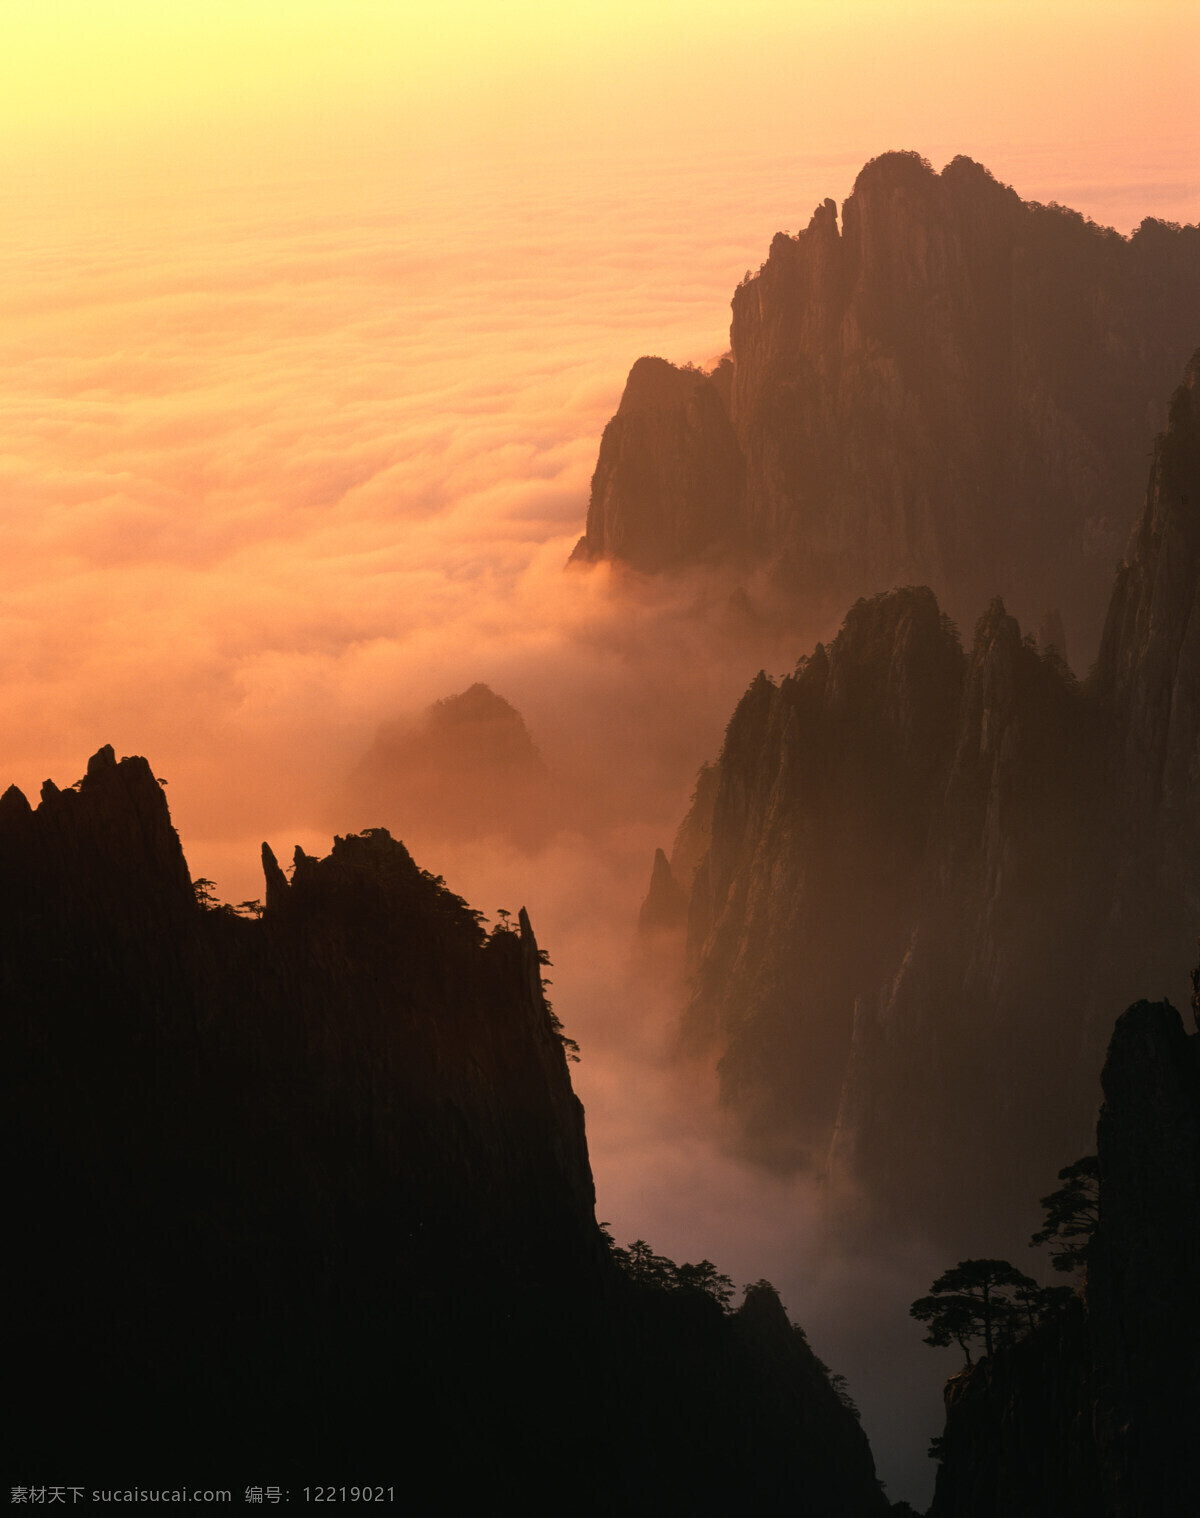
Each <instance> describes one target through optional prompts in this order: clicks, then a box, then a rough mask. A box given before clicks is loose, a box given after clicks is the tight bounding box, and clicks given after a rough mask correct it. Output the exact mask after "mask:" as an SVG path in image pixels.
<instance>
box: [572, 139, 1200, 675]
mask: <svg viewBox="0 0 1200 1518" xmlns="http://www.w3.org/2000/svg"><path fill="white" fill-rule="evenodd" d="M1198 342H1200V228H1197V227H1182V228H1180V227H1177V226H1172V225H1167V224H1165V223H1162V222H1157V221H1152V220H1147V221H1145V222H1143V223H1142V225H1141V226H1140V227H1139V228H1138V229H1137V231H1136V232H1135V233H1134V234H1133V235H1132V236H1131V237H1129V238H1125V237H1122V236H1120V235H1119V234H1118V233H1116V232H1114V231H1111V230H1109V229H1106V228H1103V227H1098V226H1096V225H1094V224H1093V223H1091V222H1088V221H1086V220H1085V219H1084V218H1083V217H1082V216H1080V215H1079V214H1078V213H1076V212H1073V211H1069V210H1067V209H1065V208H1063V207H1061V206H1056V205H1050V206H1042V205H1037V204H1034V203H1031V202H1023V201H1021V200H1020V199H1019V197H1018V196H1017V195H1016V194H1015V193H1014V191H1012V190H1011V189H1009V188H1007V187H1006V186H1004V185H1001V184H999V183H998V182H997V181H996V180H995V179H993V178H992V176H991V175H990V174H989V173H988V172H987V170H986V169H984V168H983V167H981V165H979V164H977V163H974V162H972V160H971V159H969V158H963V157H959V158H956V159H954V161H953V162H952V163H950V164H948V165H947V166H946V167H945V168H944V169H943V170H942V172H941V173H940V174H938V173H935V172H934V170H933V169H932V168H931V167H930V166H929V164H928V163H926V162H925V161H924V160H922V159H920V158H919V157H918V156H917V155H916V154H915V153H885V154H883V155H882V156H881V157H879V158H876V159H873V160H872V161H871V162H870V163H868V164H867V165H866V167H865V168H864V169H863V170H862V172H861V173H860V174H859V176H858V179H857V181H856V182H855V185H854V189H853V191H852V193H851V195H850V196H849V198H848V199H847V200H846V202H845V204H844V205H843V207H842V212H841V225H840V227H839V218H838V212H837V207H836V206H835V204H834V202H833V201H832V200H826V201H825V202H824V203H823V204H822V205H821V206H819V207H818V208H817V209H816V211H815V212H814V214H813V217H812V220H811V222H810V223H809V225H808V227H807V228H806V229H805V230H804V231H802V232H800V233H798V234H796V236H794V237H792V236H788V235H787V234H785V233H779V234H777V235H776V237H775V239H774V241H773V242H772V244H771V249H770V254H769V256H768V258H767V261H766V263H765V264H763V266H762V268H761V269H760V270H759V271H758V273H757V274H754V275H750V276H748V278H747V279H746V280H745V281H744V282H743V283H742V284H741V285H740V286H739V287H738V289H737V291H736V293H735V295H734V297H733V314H732V323H731V326H730V347H731V352H730V355H729V357H728V359H727V360H725V361H723V362H722V364H721V365H720V366H719V367H718V368H717V369H716V370H715V371H714V372H713V374H712V375H711V377H708V378H706V377H705V376H704V375H702V374H701V373H700V372H699V371H693V370H689V369H683V370H680V369H675V368H673V367H672V366H670V365H668V364H666V363H665V362H664V361H663V360H662V359H639V360H638V362H637V363H636V364H635V365H634V368H633V370H632V371H631V373H630V376H629V383H628V386H627V389H626V392H625V396H624V398H623V399H622V402H621V405H620V408H619V409H618V411H617V414H616V416H615V417H614V418H613V419H612V421H611V422H610V423H609V425H608V427H607V428H606V429H605V433H604V438H603V441H602V443H601V446H600V453H599V460H598V463H597V466H596V473H595V476H594V479H593V481H592V494H591V502H590V505H589V508H588V518H587V531H586V533H585V535H584V537H583V538H582V539H581V541H580V544H579V546H578V548H577V550H576V554H575V558H576V559H577V560H582V561H588V560H595V559H615V560H620V561H622V562H624V563H626V564H629V565H630V566H632V567H633V568H635V569H638V570H641V571H644V572H657V571H660V570H662V569H665V568H671V567H677V566H681V565H684V564H689V563H696V562H704V561H710V562H712V561H719V562H723V563H729V562H742V561H746V562H749V561H754V560H758V561H763V560H765V561H767V562H768V563H771V564H773V565H774V579H775V582H776V585H777V587H778V588H779V589H780V590H781V591H782V592H783V593H784V594H785V595H788V596H796V597H800V598H801V599H802V601H803V603H804V604H805V605H806V606H808V607H823V608H825V609H826V610H827V611H829V612H831V613H836V612H837V610H838V609H839V608H840V607H842V606H845V605H846V604H847V603H848V602H849V601H851V600H853V599H854V598H855V597H856V596H859V595H863V594H872V593H875V592H878V591H881V590H885V589H887V588H889V587H890V586H893V585H897V584H907V583H923V584H928V585H929V586H931V587H932V588H933V590H934V591H935V593H936V594H937V596H938V598H939V600H940V601H941V603H942V605H943V606H945V607H947V609H948V610H949V611H950V612H951V614H952V615H953V616H955V617H965V616H967V615H973V614H974V612H975V610H976V608H978V607H979V606H980V605H983V604H986V602H987V601H988V600H989V599H990V598H991V597H992V596H994V595H996V594H1000V595H1003V596H1004V598H1005V600H1006V602H1007V603H1008V604H1009V605H1010V606H1011V607H1012V608H1013V609H1014V610H1015V611H1016V612H1017V614H1018V615H1019V616H1020V617H1021V619H1022V620H1023V621H1024V622H1026V624H1027V625H1035V619H1037V618H1039V617H1040V616H1041V615H1042V613H1043V612H1044V610H1045V609H1046V608H1047V607H1049V606H1054V607H1058V608H1060V609H1061V612H1062V615H1063V618H1064V620H1065V624H1066V631H1067V636H1068V638H1069V639H1070V641H1071V644H1072V647H1074V648H1077V649H1080V650H1081V651H1082V652H1083V656H1084V657H1085V658H1087V657H1090V653H1091V650H1093V649H1094V648H1095V646H1096V641H1097V639H1098V636H1099V632H1100V627H1101V623H1102V621H1103V616H1104V607H1105V603H1106V600H1107V597H1108V593H1109V588H1110V585H1111V572H1112V564H1113V562H1114V560H1115V559H1116V558H1117V557H1118V555H1119V553H1120V546H1121V543H1122V542H1123V540H1124V537H1125V532H1126V524H1127V522H1128V510H1129V504H1128V503H1129V501H1130V500H1131V499H1133V498H1135V494H1136V491H1137V489H1138V487H1139V484H1140V479H1139V476H1140V474H1141V472H1142V469H1143V467H1144V466H1143V464H1142V463H1141V459H1142V458H1143V457H1144V453H1145V439H1146V438H1147V437H1148V436H1149V435H1150V434H1151V433H1152V431H1153V430H1154V427H1155V426H1156V425H1157V418H1158V416H1160V415H1161V408H1162V406H1163V405H1164V403H1165V402H1166V400H1167V397H1168V396H1169V395H1170V392H1171V388H1172V386H1173V385H1174V384H1175V383H1176V381H1177V377H1178V375H1179V372H1180V370H1181V368H1182V367H1183V365H1184V363H1185V362H1186V360H1187V357H1188V354H1189V353H1190V352H1191V351H1192V350H1193V349H1194V348H1195V346H1196V344H1197V343H1198Z"/></svg>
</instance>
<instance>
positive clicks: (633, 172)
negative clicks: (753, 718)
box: [0, 0, 1200, 890]
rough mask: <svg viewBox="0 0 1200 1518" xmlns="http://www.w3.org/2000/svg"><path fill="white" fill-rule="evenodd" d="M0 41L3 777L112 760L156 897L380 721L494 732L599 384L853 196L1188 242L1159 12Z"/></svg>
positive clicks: (1192, 130) (589, 15) (452, 13)
mask: <svg viewBox="0 0 1200 1518" xmlns="http://www.w3.org/2000/svg"><path fill="white" fill-rule="evenodd" d="M5 28H6V30H5V49H4V52H3V58H2V60H0V71H2V72H3V75H4V77H3V80H2V83H3V88H0V123H2V124H3V127H4V131H3V133H0V140H2V141H3V144H4V146H3V149H2V150H0V183H2V184H3V188H4V193H5V201H6V207H7V211H8V215H7V218H6V219H7V223H8V227H9V236H8V239H7V243H6V249H5V252H4V254H3V258H2V261H0V302H2V305H3V314H4V321H3V327H2V332H3V336H2V337H0V344H2V345H3V358H4V375H5V381H4V385H3V390H2V391H0V394H2V397H3V400H2V403H3V406H4V411H5V415H4V421H5V426H4V446H3V453H2V456H0V475H2V478H3V484H4V491H3V504H2V505H0V534H2V537H3V547H4V552H3V558H2V560H0V577H2V580H3V590H4V606H5V611H4V636H3V639H2V640H0V647H2V650H3V651H2V652H0V678H2V679H3V681H4V688H5V697H6V702H7V710H8V715H9V722H8V724H7V731H8V734H9V741H8V744H7V745H6V749H7V752H6V755H5V758H6V765H5V769H6V774H11V775H13V776H14V777H15V778H17V779H18V780H19V781H20V782H21V783H22V784H24V785H26V786H30V785H36V784H37V783H38V782H39V781H40V779H41V778H42V777H43V776H44V775H45V774H54V775H55V776H56V777H57V778H58V779H59V780H63V779H70V778H72V777H73V776H74V774H75V772H76V771H78V770H79V769H80V766H81V761H82V759H83V758H84V757H85V756H86V752H88V751H90V749H91V748H92V747H95V746H96V744H97V743H99V742H100V741H101V739H103V738H111V739H112V741H113V742H114V743H115V744H116V746H117V747H118V749H120V750H124V751H129V750H134V749H140V750H144V751H146V752H147V753H148V754H150V755H151V756H152V757H153V758H154V761H155V764H156V766H157V767H158V768H159V769H160V770H162V771H163V772H164V773H166V774H168V776H169V778H170V779H171V780H172V782H173V783H174V784H175V786H176V789H175V790H174V791H173V792H172V800H173V802H174V804H175V807H176V811H177V812H179V813H180V816H181V820H182V821H183V823H184V826H185V828H186V829H187V833H188V836H189V839H190V840H191V843H190V846H191V849H192V852H193V853H194V854H195V853H197V851H199V852H201V853H204V851H205V850H208V849H209V848H213V849H217V848H219V847H220V846H221V845H220V840H221V838H222V837H225V838H226V840H227V841H228V842H229V844H230V849H232V848H233V840H235V839H236V840H237V842H238V844H239V846H240V840H241V838H242V837H243V828H244V827H246V828H249V829H250V830H251V831H259V830H262V829H270V828H287V827H292V828H293V829H297V828H301V829H302V828H304V827H305V826H306V825H308V826H309V831H310V832H311V831H312V828H311V821H310V819H309V818H308V817H306V815H305V797H306V795H307V793H308V790H309V787H310V782H311V780H312V774H313V772H314V771H315V770H318V769H320V768H321V767H323V766H325V765H338V764H342V763H343V762H344V760H345V758H346V756H347V755H352V754H354V753H356V752H357V750H358V748H359V747H360V745H361V742H362V739H363V734H364V732H366V731H367V730H368V729H369V727H370V726H371V725H372V724H373V723H374V722H375V721H376V720H377V719H378V718H379V717H380V716H386V715H390V714H392V713H393V712H394V711H395V710H397V709H399V708H403V707H404V706H406V705H408V706H411V705H414V704H419V703H422V702H424V701H427V700H430V699H433V698H434V697H435V696H438V695H441V694H444V693H446V691H447V690H450V689H459V688H462V687H463V686H464V685H466V684H468V683H470V682H471V681H472V680H474V679H476V678H485V679H492V680H495V681H497V682H500V683H503V685H504V686H505V688H506V689H507V690H508V692H509V694H511V695H512V696H513V698H514V699H517V700H518V702H519V704H528V702H529V701H531V700H534V699H535V698H534V697H533V696H532V694H531V692H532V691H533V690H534V688H536V687H537V686H538V685H539V681H540V678H541V677H540V675H539V673H538V666H539V661H545V660H549V661H551V663H553V662H554V661H555V660H556V659H557V660H559V662H560V663H561V658H562V653H561V646H560V645H561V642H562V636H563V631H564V629H567V630H570V629H571V628H572V627H578V626H579V624H580V623H581V621H582V623H583V624H587V623H588V619H589V618H590V617H592V616H594V615H602V614H603V609H602V607H599V606H596V605H592V604H591V601H590V600H589V595H588V594H583V593H581V592H580V590H579V588H578V586H575V587H572V589H571V590H570V592H569V593H567V592H565V591H564V589H563V586H562V584H561V581H560V579H559V577H558V565H559V563H560V561H561V559H562V557H563V556H564V554H565V552H566V550H567V549H568V548H569V546H570V543H571V542H572V540H573V538H574V536H575V535H576V534H577V532H578V530H579V527H580V524H581V522H582V517H583V513H584V508H585V502H586V489H587V481H588V477H589V475H590V470H591V467H592V464H593V462H594V458H595V449H596V442H597V438H598V434H599V432H600V429H601V427H602V425H603V422H604V420H605V419H606V417H607V415H608V414H609V413H610V412H611V410H612V409H613V406H614V404H615V401H616V398H617V396H618V394H619V389H620V385H621V382H622V379H623V376H624V373H625V372H626V370H627V368H628V366H629V364H630V362H631V361H632V360H633V358H635V357H636V356H637V355H638V354H639V353H641V352H659V353H662V354H664V355H666V356H668V357H671V358H674V359H677V360H682V359H685V358H694V359H704V358H707V357H709V356H711V355H712V354H714V353H716V352H718V351H720V349H721V348H722V347H723V346H724V343H725V334H726V327H727V320H728V301H729V296H730V294H731V292H732V288H733V285H734V284H735V283H736V281H737V279H738V278H739V277H740V275H741V273H742V272H743V271H744V269H745V268H747V267H750V266H754V267H757V265H758V263H759V262H760V261H761V259H762V257H763V256H764V254H765V250H766V247H767V243H768V241H769V238H770V235H771V234H772V233H773V232H774V231H775V230H776V229H778V228H779V227H784V228H791V229H794V228H796V227H798V226H800V225H802V224H803V223H804V222H805V221H806V220H807V216H808V213H809V211H810V209H811V207H812V205H813V204H815V203H816V201H817V200H818V199H820V198H822V197H823V196H824V195H826V194H833V195H835V196H838V197H839V198H840V197H842V196H844V194H845V193H846V192H847V191H848V190H849V187H850V184H851V183H852V180H853V176H854V173H855V171H856V169H857V167H858V166H859V165H860V164H861V162H862V161H863V159H864V158H865V157H866V156H869V155H870V154H872V153H874V152H877V151H881V150H883V149H885V148H890V147H898V146H913V147H917V148H918V149H920V150H921V151H923V152H925V153H926V154H927V155H929V156H930V157H932V158H933V159H934V161H935V163H938V164H940V163H941V162H943V161H945V159H947V158H949V157H950V156H952V155H953V154H954V153H956V152H959V151H967V152H971V153H973V154H975V155H976V156H978V157H980V158H981V159H982V160H983V161H984V162H986V163H987V164H988V165H989V166H990V167H991V168H992V169H993V171H994V172H995V173H996V174H997V175H998V176H999V177H1000V178H1002V179H1006V180H1008V181H1009V182H1011V183H1013V184H1014V185H1015V186H1016V187H1017V188H1018V189H1019V190H1020V191H1021V193H1022V194H1025V195H1026V196H1029V197H1035V198H1058V199H1060V200H1063V201H1065V202H1067V203H1070V204H1073V205H1076V206H1078V207H1079V208H1081V209H1083V210H1084V211H1086V212H1088V213H1090V214H1092V215H1094V216H1095V217H1097V218H1098V219H1101V220H1105V221H1110V222H1112V223H1115V224H1116V225H1118V226H1120V227H1122V228H1125V229H1127V228H1128V227H1130V226H1131V225H1133V224H1134V223H1136V221H1137V220H1139V219H1140V218H1141V216H1142V215H1143V214H1146V213H1155V214H1159V215H1164V216H1167V217H1171V218H1175V219H1185V220H1193V219H1196V217H1197V216H1198V215H1200V167H1198V165H1200V155H1198V153H1197V148H1198V147H1200V141H1198V134H1197V130H1196V127H1195V125H1194V121H1195V110H1194V99H1193V98H1192V96H1191V94H1190V91H1191V89H1192V83H1193V81H1192V78H1191V67H1190V66H1191V65H1192V64H1194V60H1195V58H1196V57H1197V56H1200V7H1197V6H1196V5H1194V4H1192V3H1191V0H1179V3H1172V0H1162V3H1149V4H1146V3H1143V4H1139V5H1137V6H1136V7H1134V6H1128V5H1115V4H1109V3H1104V0H1099V3H1097V0H1090V3H1088V4H1086V5H1084V4H1074V3H1070V4H1057V5H1051V6H1044V5H1038V6H1035V5H1031V4H1024V3H1018V4H1013V3H1008V4H1004V5H988V4H984V5H974V6H971V7H961V6H957V5H951V4H941V3H925V4H920V3H917V4H910V5H896V4H888V3H873V0H859V3H857V4H850V5H845V4H838V5H834V4H826V3H823V0H818V3H810V4H807V5H804V4H801V5H796V4H769V3H759V4H749V5H747V4H744V3H743V4H740V5H736V6H735V5H730V4H725V3H715V0H691V3H688V4H682V3H674V0H660V3H657V4H650V5H646V4H644V3H640V4H627V5H623V4H613V3H606V4H590V5H589V4H584V5H577V6H574V7H570V8H565V7H561V6H558V5H552V4H549V3H541V0H525V3H508V4H506V5H504V6H497V5H495V4H492V3H491V0H475V3H467V0H459V3H455V4H449V5H442V6H439V7H436V8H432V7H421V6H416V5H409V4H396V3H379V0H376V3H367V0H339V3H336V4H334V3H316V0H309V3H295V0H293V3H291V4H288V5H283V4H279V3H274V0H272V3H265V0H236V3H233V0H225V3H212V0H208V3H204V4H200V3H194V4H193V3H183V4H176V5H173V6H169V7H164V6H161V5H159V4H157V3H152V0H106V3H105V4H104V5H96V4H93V3H91V0H58V3H55V4H53V5H48V4H45V3H41V0H7V3H6V5H5ZM1193 44H1195V45H1193ZM591 599H592V600H595V593H591ZM314 711H319V712H320V713H321V716H322V722H321V724H320V727H321V731H320V732H319V733H314V732H313V730H312V728H313V724H312V720H311V717H312V713H313V712H314ZM280 768H284V769H285V770H286V771H287V773H286V775H284V776H283V777H282V778H281V777H280V776H279V774H278V773H277V772H278V771H279V769H280ZM231 772H232V773H231ZM680 783H681V785H686V783H687V782H686V779H681V782H680ZM227 852H228V850H227ZM205 858H206V860H207V863H206V869H207V873H210V874H213V873H215V872H216V868H217V865H218V863H219V864H220V866H221V867H222V875H221V877H220V878H222V879H223V878H224V876H225V875H226V874H227V873H228V870H229V868H230V867H231V866H230V864H229V862H228V861H227V860H224V859H222V860H220V861H216V862H215V861H214V859H213V858H211V857H210V856H208V855H207V854H206V855H205ZM234 868H236V866H234ZM252 871H253V864H252V862H251V864H250V865H249V866H247V876H248V877H250V876H252ZM251 884H253V881H252V878H247V879H245V880H244V881H239V882H238V883H237V884H236V885H235V884H234V883H233V882H231V889H234V890H242V889H243V888H244V887H246V888H248V887H249V886H250V885H251Z"/></svg>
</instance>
